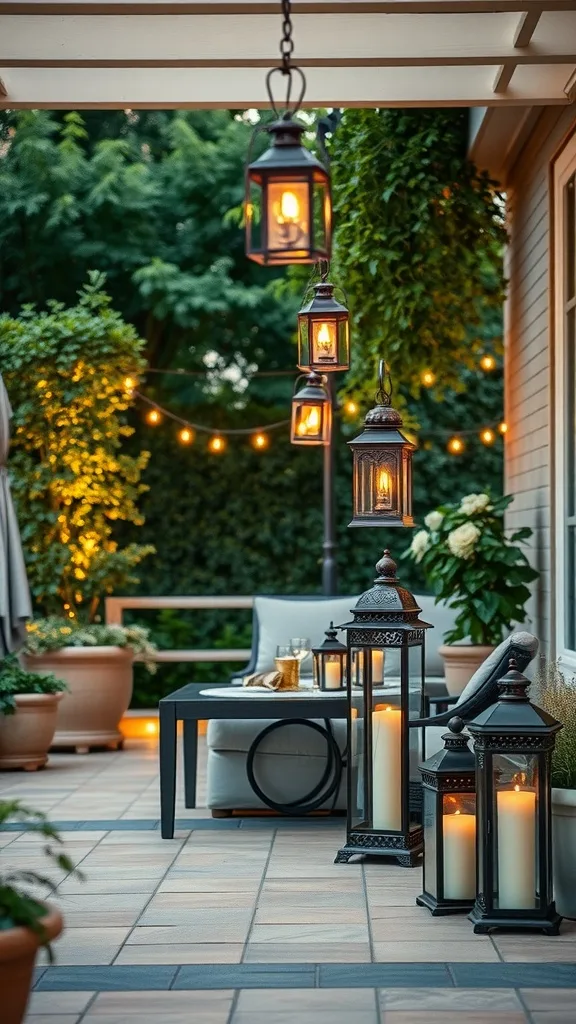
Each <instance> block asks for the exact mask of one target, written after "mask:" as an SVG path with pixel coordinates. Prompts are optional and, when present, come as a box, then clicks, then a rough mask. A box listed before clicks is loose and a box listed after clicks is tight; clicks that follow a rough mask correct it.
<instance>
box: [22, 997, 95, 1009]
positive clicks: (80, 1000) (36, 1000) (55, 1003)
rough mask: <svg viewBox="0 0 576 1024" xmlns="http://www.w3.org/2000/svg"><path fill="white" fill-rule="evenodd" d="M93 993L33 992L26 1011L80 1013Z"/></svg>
mask: <svg viewBox="0 0 576 1024" xmlns="http://www.w3.org/2000/svg"><path fill="white" fill-rule="evenodd" d="M93 995H94V992H33V993H32V995H31V996H30V1000H29V1002H28V1013H29V1014H38V1013H44V1014H51V1013H82V1011H83V1010H85V1009H86V1007H87V1005H88V1003H89V1002H90V1000H91V999H92V997H93Z"/></svg>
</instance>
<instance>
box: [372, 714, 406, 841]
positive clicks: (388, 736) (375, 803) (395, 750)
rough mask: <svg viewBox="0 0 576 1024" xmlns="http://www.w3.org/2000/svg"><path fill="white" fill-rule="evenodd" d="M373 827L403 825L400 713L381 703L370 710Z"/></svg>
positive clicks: (389, 827) (397, 826)
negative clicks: (384, 706)
mask: <svg viewBox="0 0 576 1024" xmlns="http://www.w3.org/2000/svg"><path fill="white" fill-rule="evenodd" d="M372 827H373V828H377V829H382V830H390V829H392V830H395V829H398V830H399V829H400V828H401V827H402V713H401V711H400V708H390V707H387V708H383V707H382V706H381V705H380V706H377V707H376V709H375V710H374V711H373V712H372Z"/></svg>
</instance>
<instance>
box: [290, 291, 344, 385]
mask: <svg viewBox="0 0 576 1024" xmlns="http://www.w3.org/2000/svg"><path fill="white" fill-rule="evenodd" d="M298 366H299V367H300V369H301V370H319V371H320V372H328V373H334V372H336V371H337V370H348V369H349V367H350V314H349V312H348V310H347V309H346V306H343V305H342V303H341V302H338V300H337V299H335V298H334V285H333V284H330V283H329V282H328V281H324V280H322V281H320V283H319V284H316V285H314V297H313V298H312V299H311V300H310V302H308V303H307V304H306V305H304V306H303V307H302V309H301V310H300V312H299V313H298Z"/></svg>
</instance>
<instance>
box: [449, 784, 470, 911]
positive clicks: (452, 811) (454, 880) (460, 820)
mask: <svg viewBox="0 0 576 1024" xmlns="http://www.w3.org/2000/svg"><path fill="white" fill-rule="evenodd" d="M442 884H443V898H444V899H446V900H462V901H468V900H473V899H474V897H475V896H476V794H475V793H444V794H443V795H442Z"/></svg>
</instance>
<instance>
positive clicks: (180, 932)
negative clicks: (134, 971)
mask: <svg viewBox="0 0 576 1024" xmlns="http://www.w3.org/2000/svg"><path fill="white" fill-rule="evenodd" d="M216 914H218V915H220V916H219V917H218V918H216V917H215V915H216ZM234 915H236V916H234ZM249 927H250V914H249V913H246V911H244V910H228V911H214V910H212V911H206V913H205V916H204V917H202V911H195V912H194V915H192V912H190V914H189V915H188V922H187V923H186V924H181V925H173V926H170V925H166V926H151V927H141V926H137V927H136V928H134V929H133V930H132V932H131V933H130V937H129V939H128V945H151V944H152V945H157V944H158V943H160V944H163V943H165V942H245V941H246V937H247V935H248V929H249Z"/></svg>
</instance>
